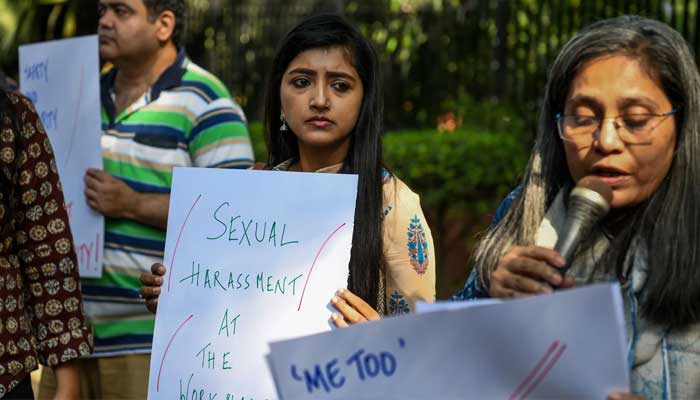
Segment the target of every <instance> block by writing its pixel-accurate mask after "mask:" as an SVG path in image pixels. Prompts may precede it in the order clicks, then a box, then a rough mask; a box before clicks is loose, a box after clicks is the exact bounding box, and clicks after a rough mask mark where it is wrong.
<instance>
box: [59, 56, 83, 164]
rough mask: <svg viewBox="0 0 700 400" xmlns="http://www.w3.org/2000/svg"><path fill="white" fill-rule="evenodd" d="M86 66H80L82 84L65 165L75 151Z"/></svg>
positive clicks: (79, 86) (79, 88)
mask: <svg viewBox="0 0 700 400" xmlns="http://www.w3.org/2000/svg"><path fill="white" fill-rule="evenodd" d="M84 69H85V66H84V65H81V66H80V84H79V85H78V103H77V104H76V106H75V118H73V131H72V132H71V135H70V141H69V142H68V154H66V159H65V161H64V162H63V166H64V167H65V166H66V165H68V160H70V155H71V153H73V140H74V139H75V132H76V131H77V130H78V117H79V116H80V100H81V99H82V97H83V77H84V75H85V73H84Z"/></svg>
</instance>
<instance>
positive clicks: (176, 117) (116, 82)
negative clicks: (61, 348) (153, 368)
mask: <svg viewBox="0 0 700 400" xmlns="http://www.w3.org/2000/svg"><path fill="white" fill-rule="evenodd" d="M184 9H185V0H100V1H99V14H100V20H99V26H98V34H99V43H100V55H101V57H102V58H103V59H105V60H106V61H109V62H111V63H112V64H113V65H114V68H113V69H111V70H110V71H108V72H106V73H105V74H103V76H102V78H101V90H102V129H103V131H102V152H103V159H104V171H101V170H89V171H88V172H87V173H86V176H85V182H86V190H85V194H86V199H87V202H88V204H89V205H90V206H91V207H92V208H94V209H95V210H97V211H98V212H100V213H102V214H104V215H105V217H106V221H105V222H106V232H105V238H104V272H103V276H102V278H101V279H83V280H82V290H83V296H84V299H85V307H86V313H87V314H88V316H89V317H90V319H91V322H92V324H93V330H94V334H95V354H94V358H91V359H83V360H81V363H82V373H81V377H82V378H83V384H82V388H83V397H87V398H100V399H111V398H119V399H124V398H134V399H145V398H146V392H147V384H148V371H149V359H150V351H151V342H152V339H153V326H154V318H153V314H151V313H149V312H148V311H147V310H146V308H145V307H144V304H143V301H142V300H141V299H140V298H139V288H140V282H139V276H140V274H141V272H142V271H146V270H149V269H150V266H151V264H153V263H154V262H162V261H163V250H164V247H165V246H164V245H165V228H166V223H167V217H168V203H169V198H170V195H169V193H170V185H171V179H172V171H173V167H176V166H188V167H189V166H195V167H220V168H247V167H249V166H251V165H252V163H253V151H252V147H251V144H250V138H249V136H248V131H247V126H246V120H245V117H244V115H243V111H242V110H241V108H240V107H239V106H238V105H237V104H236V103H234V102H233V100H232V99H231V96H230V94H229V93H228V91H227V90H226V88H225V87H224V85H223V84H222V83H221V82H220V81H219V80H218V79H217V78H216V77H214V76H213V75H212V74H210V73H208V72H207V71H205V70H203V69H202V68H200V67H199V66H197V65H195V64H194V63H192V62H191V61H190V60H189V59H188V58H187V56H186V55H185V53H184V51H183V50H180V51H179V52H178V50H177V48H178V47H177V46H178V44H179V40H180V37H179V36H180V33H181V31H182V22H183V21H184V19H183V13H184ZM86 134H87V133H86ZM49 381H50V378H49ZM43 386H44V385H42V387H43ZM43 393H44V391H43V390H42V397H43Z"/></svg>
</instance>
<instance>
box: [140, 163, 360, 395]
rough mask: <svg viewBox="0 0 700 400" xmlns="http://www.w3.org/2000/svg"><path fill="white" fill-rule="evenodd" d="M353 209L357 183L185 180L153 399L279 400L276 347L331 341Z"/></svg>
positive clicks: (289, 177) (333, 177) (203, 175)
mask: <svg viewBox="0 0 700 400" xmlns="http://www.w3.org/2000/svg"><path fill="white" fill-rule="evenodd" d="M356 197H357V176H356V175H341V174H321V173H319V174H313V173H293V172H276V171H236V170H222V169H203V168H176V169H175V170H174V173H173V186H172V192H171V195H170V211H169V215H168V231H167V238H166V244H165V263H166V266H167V267H168V272H167V274H166V276H165V277H164V283H163V288H162V293H161V295H160V298H159V301H158V303H159V304H158V314H157V316H156V327H155V336H154V341H153V352H152V355H151V370H150V371H151V372H150V377H149V379H150V382H149V390H148V398H149V399H186V400H191V399H199V398H207V399H208V398H213V397H214V396H216V399H222V400H223V399H229V400H233V399H235V400H242V399H246V400H249V399H256V400H263V399H274V398H276V395H275V389H274V381H273V379H272V377H271V376H270V375H269V371H268V368H267V365H266V361H265V354H267V353H268V352H269V348H268V345H267V343H268V342H270V341H272V340H280V339H283V338H291V337H298V336H302V335H306V334H311V333H316V332H322V331H326V330H329V329H330V326H331V325H330V315H331V312H330V310H329V301H330V299H331V297H332V296H333V295H334V293H335V291H336V290H337V289H338V288H342V287H345V286H346V285H347V277H348V262H349V260H350V246H351V243H352V232H353V221H354V213H355V199H356ZM201 396H204V397H201ZM210 396H211V397H210Z"/></svg>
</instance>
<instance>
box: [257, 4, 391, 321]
mask: <svg viewBox="0 0 700 400" xmlns="http://www.w3.org/2000/svg"><path fill="white" fill-rule="evenodd" d="M330 47H342V48H344V49H346V50H347V51H348V53H349V55H350V57H351V62H352V65H353V67H354V68H355V70H356V71H357V74H358V75H359V77H360V79H361V81H362V85H363V91H364V96H363V98H362V105H361V106H360V112H359V116H358V118H357V124H356V125H355V128H354V129H353V131H352V133H351V139H350V147H349V150H348V154H347V156H346V158H345V161H344V163H343V166H342V168H341V170H340V172H341V173H348V174H357V175H358V176H359V182H358V190H357V203H356V207H355V228H354V232H353V238H352V249H351V252H350V276H349V277H348V289H350V290H351V291H353V292H354V293H355V294H357V295H358V296H360V297H361V298H362V299H364V300H365V301H366V302H367V303H369V304H370V305H371V306H373V307H375V308H377V296H378V293H379V279H380V273H381V271H382V269H383V252H382V236H381V226H382V218H381V215H382V214H381V211H382V210H381V208H382V198H383V197H382V137H381V135H382V129H383V128H382V118H383V114H384V113H383V111H384V110H383V107H384V105H383V96H382V88H381V79H380V78H381V74H380V70H379V61H378V58H377V54H376V52H375V50H374V48H373V47H372V45H371V43H370V42H369V41H368V40H367V39H366V38H364V37H363V36H362V34H361V33H360V32H359V31H358V30H357V29H355V28H354V27H353V26H352V25H350V24H349V23H348V22H347V21H345V20H344V19H343V18H342V17H340V16H338V15H334V14H319V15H316V16H312V17H309V18H307V19H305V20H304V21H302V22H301V23H299V24H298V25H297V26H295V27H294V28H293V29H292V30H291V31H289V32H288V33H287V35H286V36H285V37H284V38H283V39H282V41H281V43H280V45H279V47H278V50H277V53H276V55H275V58H274V60H273V62H272V68H271V71H270V74H269V77H268V80H267V85H268V86H267V91H266V97H265V118H264V119H265V122H264V123H265V135H266V136H265V139H266V142H267V148H268V164H269V165H271V166H274V165H277V164H279V163H281V162H283V161H286V160H288V159H292V158H294V159H297V158H298V157H299V148H298V146H297V139H296V136H295V135H294V133H293V132H292V131H291V129H289V130H286V131H281V130H280V113H281V104H280V84H281V82H282V75H283V74H284V72H285V70H286V69H287V66H288V65H289V63H290V62H291V61H292V60H293V59H294V58H295V57H296V56H297V55H299V54H300V53H302V52H304V51H306V50H311V49H317V48H330Z"/></svg>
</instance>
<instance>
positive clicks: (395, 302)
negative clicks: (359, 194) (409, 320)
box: [383, 176, 435, 315]
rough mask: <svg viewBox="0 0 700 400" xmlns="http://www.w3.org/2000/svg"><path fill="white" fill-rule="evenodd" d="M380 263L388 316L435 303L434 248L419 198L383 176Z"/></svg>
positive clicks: (401, 185) (394, 180)
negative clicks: (418, 302) (382, 263)
mask: <svg viewBox="0 0 700 400" xmlns="http://www.w3.org/2000/svg"><path fill="white" fill-rule="evenodd" d="M383 239H384V260H385V266H384V267H385V269H386V274H385V277H386V282H385V287H386V289H385V294H386V308H385V311H386V313H387V314H389V315H397V314H405V313H409V312H411V311H413V310H414V309H415V303H416V301H434V300H435V248H434V245H433V237H432V234H431V233H430V227H429V226H428V223H427V221H426V220H425V216H424V215H423V210H422V209H421V206H420V198H419V197H418V195H417V194H415V193H413V192H412V191H411V189H410V188H408V186H406V184H404V183H403V182H402V181H401V180H399V179H397V178H395V177H389V176H387V178H386V182H385V183H384V223H383Z"/></svg>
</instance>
